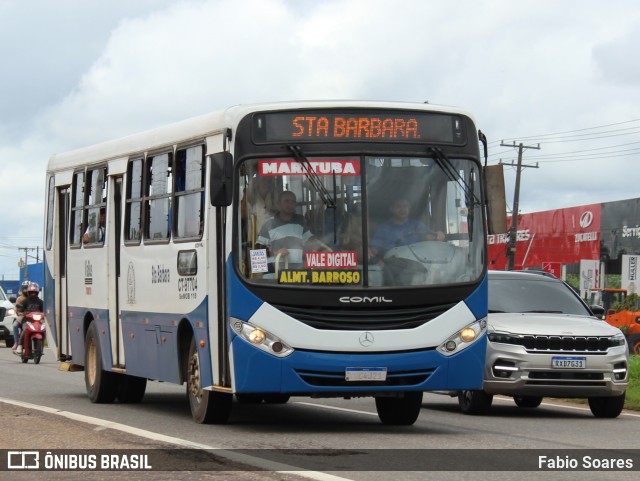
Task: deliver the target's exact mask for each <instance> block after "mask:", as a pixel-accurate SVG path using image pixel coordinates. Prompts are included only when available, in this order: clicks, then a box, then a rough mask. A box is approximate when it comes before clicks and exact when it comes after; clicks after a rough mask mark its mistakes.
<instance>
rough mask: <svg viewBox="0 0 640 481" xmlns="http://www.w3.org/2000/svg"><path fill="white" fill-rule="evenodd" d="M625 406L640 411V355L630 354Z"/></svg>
mask: <svg viewBox="0 0 640 481" xmlns="http://www.w3.org/2000/svg"><path fill="white" fill-rule="evenodd" d="M624 407H625V408H626V409H635V410H636V411H640V356H629V386H628V387H627V396H626V398H625V402H624Z"/></svg>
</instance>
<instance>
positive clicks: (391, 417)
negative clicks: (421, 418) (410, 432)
mask: <svg viewBox="0 0 640 481" xmlns="http://www.w3.org/2000/svg"><path fill="white" fill-rule="evenodd" d="M421 408H422V391H408V392H405V393H403V395H402V396H401V397H377V398H376V409H377V410H378V417H379V418H380V421H382V424H391V425H396V426H410V425H412V424H413V423H415V422H416V419H418V415H419V414H420V409H421Z"/></svg>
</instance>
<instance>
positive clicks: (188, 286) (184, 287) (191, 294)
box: [178, 277, 198, 299]
mask: <svg viewBox="0 0 640 481" xmlns="http://www.w3.org/2000/svg"><path fill="white" fill-rule="evenodd" d="M197 296H198V278H197V277H182V278H181V279H180V280H178V299H195V298H196V297H197Z"/></svg>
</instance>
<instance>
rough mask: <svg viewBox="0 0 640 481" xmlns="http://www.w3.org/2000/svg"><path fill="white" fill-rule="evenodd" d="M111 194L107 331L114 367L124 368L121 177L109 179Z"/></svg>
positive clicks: (109, 208) (109, 209) (109, 207)
mask: <svg viewBox="0 0 640 481" xmlns="http://www.w3.org/2000/svg"><path fill="white" fill-rule="evenodd" d="M109 192H110V193H111V195H110V198H109V204H110V205H109V206H108V211H109V212H110V213H111V216H110V219H109V223H108V236H107V238H108V239H109V240H110V241H109V249H108V256H109V259H113V262H110V263H109V279H110V281H109V285H108V289H109V329H110V331H111V339H112V343H111V355H112V356H113V363H114V365H115V366H118V367H124V364H125V361H124V344H123V342H122V313H121V312H120V298H119V289H118V286H119V285H120V276H121V272H122V270H121V266H120V241H121V235H122V176H113V177H111V185H110V186H109Z"/></svg>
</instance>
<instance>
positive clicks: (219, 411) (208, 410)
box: [187, 339, 233, 424]
mask: <svg viewBox="0 0 640 481" xmlns="http://www.w3.org/2000/svg"><path fill="white" fill-rule="evenodd" d="M188 359H189V362H188V367H187V398H188V399H189V407H190V408H191V415H192V416H193V419H194V421H195V422H197V423H199V424H226V422H227V421H228V420H229V416H230V415H231V403H232V401H233V395H232V394H229V393H223V392H217V391H209V390H205V389H202V377H201V370H200V356H199V355H198V351H197V349H196V341H195V339H191V344H190V346H189V358H188Z"/></svg>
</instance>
